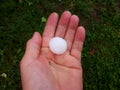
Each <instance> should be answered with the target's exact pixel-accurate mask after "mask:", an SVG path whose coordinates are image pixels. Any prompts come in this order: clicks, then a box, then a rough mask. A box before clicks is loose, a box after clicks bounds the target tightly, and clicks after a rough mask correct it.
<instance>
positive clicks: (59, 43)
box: [49, 37, 67, 54]
mask: <svg viewBox="0 0 120 90" xmlns="http://www.w3.org/2000/svg"><path fill="white" fill-rule="evenodd" d="M49 48H50V51H52V52H53V53H54V54H63V53H65V51H66V50H67V42H66V41H65V40H64V39H63V38H60V37H53V38H52V39H51V40H50V42H49Z"/></svg>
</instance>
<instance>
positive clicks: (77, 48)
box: [71, 26, 85, 59]
mask: <svg viewBox="0 0 120 90" xmlns="http://www.w3.org/2000/svg"><path fill="white" fill-rule="evenodd" d="M84 39H85V29H84V27H82V26H80V27H78V29H77V32H76V35H75V38H74V42H73V45H72V49H71V55H72V56H74V57H76V58H77V59H80V58H81V52H82V47H83V42H84Z"/></svg>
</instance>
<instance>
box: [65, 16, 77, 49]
mask: <svg viewBox="0 0 120 90" xmlns="http://www.w3.org/2000/svg"><path fill="white" fill-rule="evenodd" d="M78 23H79V18H78V16H76V15H72V16H71V18H70V23H69V26H68V30H67V32H66V35H65V40H66V41H67V44H68V50H70V49H71V46H72V43H73V39H74V36H75V32H76V29H77V27H78Z"/></svg>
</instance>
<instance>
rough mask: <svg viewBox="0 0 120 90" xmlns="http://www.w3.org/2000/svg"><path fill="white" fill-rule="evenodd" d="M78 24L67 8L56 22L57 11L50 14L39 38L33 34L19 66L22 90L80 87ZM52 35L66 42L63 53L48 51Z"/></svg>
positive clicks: (80, 37)
mask: <svg viewBox="0 0 120 90" xmlns="http://www.w3.org/2000/svg"><path fill="white" fill-rule="evenodd" d="M78 23H79V18H78V17H77V16H76V15H71V13H70V12H68V11H65V12H63V13H62V15H61V17H60V20H59V21H58V14H57V13H52V14H51V15H50V16H49V18H48V20H47V23H46V27H45V30H44V32H43V35H42V37H41V35H40V34H39V33H38V32H35V33H34V35H33V37H32V38H31V39H30V40H29V41H28V42H27V47H26V52H25V55H24V57H23V58H22V60H21V65H20V68H21V79H22V86H23V89H24V90H82V88H83V86H82V67H81V62H80V61H81V51H82V46H83V41H84V38H85V30H84V28H83V27H82V26H78ZM55 36H59V37H62V38H64V39H65V40H66V41H67V44H68V48H67V51H66V52H65V53H64V54H61V55H56V54H53V53H52V52H51V51H50V50H49V46H48V44H49V41H50V39H51V38H53V37H55Z"/></svg>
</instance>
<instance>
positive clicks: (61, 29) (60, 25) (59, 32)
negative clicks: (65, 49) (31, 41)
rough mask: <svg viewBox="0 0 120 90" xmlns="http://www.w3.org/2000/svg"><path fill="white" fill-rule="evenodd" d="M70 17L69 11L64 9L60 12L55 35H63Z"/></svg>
mask: <svg viewBox="0 0 120 90" xmlns="http://www.w3.org/2000/svg"><path fill="white" fill-rule="evenodd" d="M70 17H71V13H70V12H69V11H65V12H63V13H62V15H61V17H60V20H59V23H58V27H57V30H56V34H55V36H59V37H64V35H65V32H66V30H67V27H68V24H69V20H70Z"/></svg>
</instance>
